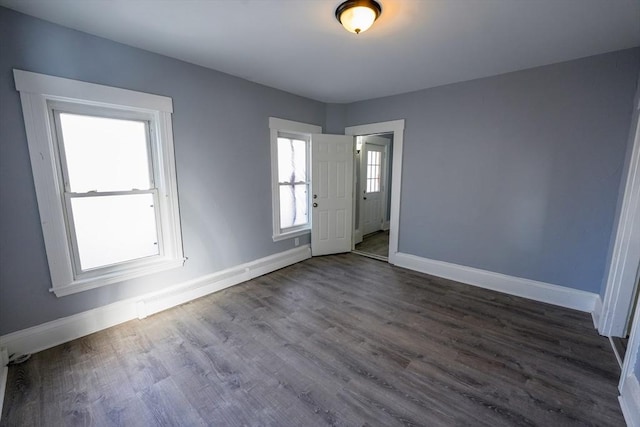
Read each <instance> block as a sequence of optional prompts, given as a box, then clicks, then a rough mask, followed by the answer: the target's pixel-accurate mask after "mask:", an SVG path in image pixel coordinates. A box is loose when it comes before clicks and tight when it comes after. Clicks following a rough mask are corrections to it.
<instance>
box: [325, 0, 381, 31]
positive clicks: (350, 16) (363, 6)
mask: <svg viewBox="0 0 640 427" xmlns="http://www.w3.org/2000/svg"><path fill="white" fill-rule="evenodd" d="M381 11H382V9H381V8H380V5H379V4H378V3H377V2H375V1H373V0H349V1H346V2H344V3H342V4H341V5H340V6H338V9H336V18H337V19H338V21H340V23H341V24H342V26H343V27H344V28H345V29H346V30H347V31H349V32H352V33H355V34H360V33H362V32H364V31H367V30H368V29H369V28H370V27H371V26H372V25H373V23H374V22H375V20H376V19H377V18H378V16H380V13H381Z"/></svg>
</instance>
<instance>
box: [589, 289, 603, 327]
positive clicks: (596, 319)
mask: <svg viewBox="0 0 640 427" xmlns="http://www.w3.org/2000/svg"><path fill="white" fill-rule="evenodd" d="M601 316H602V298H600V295H598V296H597V298H596V304H595V306H594V307H593V311H592V312H591V318H592V319H593V326H594V327H595V328H596V330H597V331H599V329H598V326H600V317H601Z"/></svg>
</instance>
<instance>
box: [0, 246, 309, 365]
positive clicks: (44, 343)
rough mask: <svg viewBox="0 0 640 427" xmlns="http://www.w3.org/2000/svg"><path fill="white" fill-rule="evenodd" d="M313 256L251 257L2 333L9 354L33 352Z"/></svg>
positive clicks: (0, 342)
mask: <svg viewBox="0 0 640 427" xmlns="http://www.w3.org/2000/svg"><path fill="white" fill-rule="evenodd" d="M310 257H311V248H310V246H309V245H305V246H300V247H298V248H294V249H291V250H288V251H285V252H281V253H278V254H274V255H270V256H267V257H264V258H260V259H257V260H255V261H250V262H248V263H245V264H241V265H238V266H235V267H232V268H228V269H226V270H222V271H218V272H216V273H213V274H209V275H206V276H203V277H199V278H197V279H195V280H190V281H188V282H184V283H180V284H178V285H175V286H171V287H169V288H166V289H163V290H162V291H158V292H154V293H150V294H145V295H142V296H139V297H136V298H131V299H128V300H124V301H119V302H116V303H113V304H109V305H106V306H103V307H99V308H96V309H93V310H89V311H85V312H82V313H78V314H74V315H72V316H69V317H63V318H62V319H57V320H53V321H51V322H47V323H44V324H42V325H38V326H34V327H31V328H27V329H23V330H20V331H16V332H12V333H10V334H7V335H3V336H1V337H0V347H4V348H6V349H7V351H8V353H9V354H14V353H15V354H29V353H36V352H38V351H42V350H45V349H47V348H51V347H54V346H56V345H59V344H62V343H65V342H67V341H71V340H74V339H76V338H80V337H83V336H85V335H89V334H92V333H94V332H97V331H100V330H103V329H106V328H109V327H111V326H115V325H117V324H120V323H123V322H126V321H129V320H132V319H136V318H139V319H142V318H144V317H146V316H147V315H150V314H153V313H158V312H160V311H162V310H166V309H168V308H171V307H175V306H177V305H180V304H184V303H185V302H188V301H191V300H194V299H196V298H200V297H202V296H205V295H208V294H210V293H213V292H216V291H219V290H222V289H225V288H228V287H230V286H233V285H237V284H238V283H242V282H245V281H247V280H250V279H253V278H255V277H258V276H262V275H263V274H267V273H270V272H272V271H275V270H278V269H280V268H283V267H286V266H288V265H291V264H295V263H297V262H300V261H303V260H305V259H307V258H310Z"/></svg>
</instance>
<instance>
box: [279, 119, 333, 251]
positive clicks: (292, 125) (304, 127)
mask: <svg viewBox="0 0 640 427" xmlns="http://www.w3.org/2000/svg"><path fill="white" fill-rule="evenodd" d="M269 129H270V135H271V138H270V139H271V200H272V210H273V214H272V216H271V217H272V218H273V236H272V237H273V241H274V242H277V241H279V240H285V239H290V238H293V237H297V236H302V235H304V234H309V233H311V216H309V222H308V223H307V224H305V225H304V226H301V227H293V228H292V229H291V230H290V231H285V232H282V231H281V230H280V190H279V186H278V133H279V132H283V133H289V134H294V135H295V134H298V135H302V136H305V137H307V138H308V139H309V141H310V140H311V135H313V134H314V133H322V127H321V126H316V125H311V124H307V123H300V122H294V121H291V120H284V119H279V118H277V117H269ZM310 150H311V147H310V146H309V152H308V153H307V158H308V159H311V157H310V156H311V151H310ZM307 173H308V174H309V176H311V162H310V161H309V167H308V170H307ZM309 208H310V207H309ZM310 212H311V210H309V213H310Z"/></svg>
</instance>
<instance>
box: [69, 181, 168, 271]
mask: <svg viewBox="0 0 640 427" xmlns="http://www.w3.org/2000/svg"><path fill="white" fill-rule="evenodd" d="M153 204H154V202H153V195H152V194H129V195H123V196H96V197H78V198H72V199H71V209H72V211H73V221H74V225H75V229H76V239H77V242H78V253H79V256H80V267H81V269H82V270H87V269H90V268H96V267H102V266H105V265H110V264H116V263H119V262H124V261H129V260H134V259H138V258H144V257H148V256H152V255H158V253H159V252H158V244H157V242H158V236H157V231H156V216H155V208H154V206H153Z"/></svg>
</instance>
